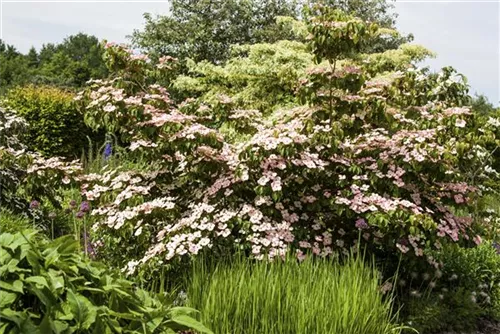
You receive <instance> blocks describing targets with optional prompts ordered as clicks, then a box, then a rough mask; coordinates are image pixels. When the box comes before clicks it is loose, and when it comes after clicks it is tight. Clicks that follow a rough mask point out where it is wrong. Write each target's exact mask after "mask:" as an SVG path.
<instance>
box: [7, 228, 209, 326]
mask: <svg viewBox="0 0 500 334" xmlns="http://www.w3.org/2000/svg"><path fill="white" fill-rule="evenodd" d="M0 286H1V291H0V333H12V334H14V333H19V334H21V333H33V334H36V333H39V334H46V333H61V334H63V333H64V334H65V333H137V334H139V333H141V334H146V333H176V332H177V331H180V330H187V329H193V330H196V331H198V332H199V333H210V331H209V330H208V329H206V328H205V327H204V326H203V325H201V324H200V323H198V322H197V321H196V320H195V319H194V318H192V317H191V314H192V313H193V312H194V310H193V309H188V308H180V307H177V308H176V307H170V306H169V305H165V304H163V303H162V302H161V301H160V300H159V299H157V298H155V297H154V296H151V295H150V294H148V293H147V292H146V291H144V290H141V289H139V288H137V287H135V285H134V283H132V282H131V281H127V280H125V279H122V278H120V277H119V276H117V275H116V273H114V272H113V271H110V270H109V268H108V267H107V266H105V265H103V264H100V263H96V262H92V261H90V260H89V259H88V258H85V257H84V256H83V255H82V253H80V252H77V243H76V242H75V241H74V240H73V238H72V237H71V236H67V237H62V238H59V239H56V240H54V241H51V242H48V241H46V240H44V239H43V238H41V237H40V236H39V235H37V234H36V232H33V231H29V230H26V231H24V232H19V233H16V234H11V233H3V234H2V235H1V236H0Z"/></svg>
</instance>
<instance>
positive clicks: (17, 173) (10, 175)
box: [0, 107, 26, 210]
mask: <svg viewBox="0 0 500 334" xmlns="http://www.w3.org/2000/svg"><path fill="white" fill-rule="evenodd" d="M25 127H26V121H25V120H24V119H22V118H20V117H17V116H16V115H15V114H14V113H13V112H12V111H10V110H8V109H4V108H2V107H0V158H1V159H0V200H1V202H0V204H1V205H2V207H10V208H12V209H17V210H19V209H21V208H22V207H23V206H24V205H25V204H26V203H23V201H22V199H21V198H20V197H19V196H17V194H16V193H17V189H18V188H19V186H20V185H21V178H22V176H21V175H22V173H23V171H22V169H21V168H20V166H18V163H17V162H16V160H17V157H16V156H17V154H15V152H19V151H22V150H24V145H23V144H22V143H21V141H22V135H23V132H24V130H25Z"/></svg>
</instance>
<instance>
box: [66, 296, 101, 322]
mask: <svg viewBox="0 0 500 334" xmlns="http://www.w3.org/2000/svg"><path fill="white" fill-rule="evenodd" d="M67 298H68V303H69V306H70V307H71V311H72V312H73V315H74V317H75V320H76V322H77V324H78V328H79V329H89V328H90V326H92V324H93V323H94V322H95V319H96V315H97V308H96V307H95V306H94V305H92V303H91V302H90V301H89V300H88V299H87V298H85V297H84V296H82V295H79V294H75V293H74V292H73V291H71V290H68V292H67Z"/></svg>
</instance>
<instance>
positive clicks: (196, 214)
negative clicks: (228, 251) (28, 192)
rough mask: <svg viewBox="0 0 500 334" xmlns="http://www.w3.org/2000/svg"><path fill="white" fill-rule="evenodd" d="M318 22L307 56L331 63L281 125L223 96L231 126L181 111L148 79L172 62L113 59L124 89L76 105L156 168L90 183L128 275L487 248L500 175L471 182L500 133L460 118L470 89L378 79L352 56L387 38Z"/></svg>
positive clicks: (196, 110)
mask: <svg viewBox="0 0 500 334" xmlns="http://www.w3.org/2000/svg"><path fill="white" fill-rule="evenodd" d="M312 14H314V16H311V15H310V16H308V21H307V23H308V29H309V31H310V33H311V38H310V44H309V46H310V48H311V50H312V51H313V53H312V54H311V57H314V58H315V60H316V61H317V62H320V61H321V63H319V64H317V66H314V67H312V68H310V69H309V70H308V71H307V73H306V76H305V77H304V78H302V79H300V82H299V86H298V89H297V91H296V94H297V99H298V100H300V101H301V102H302V103H303V105H302V106H300V107H296V108H292V109H289V110H286V109H285V110H280V111H279V112H276V113H274V114H273V118H272V119H271V120H269V119H265V118H261V117H260V116H259V114H258V113H255V112H254V111H252V110H241V109H233V108H232V106H231V100H230V99H227V98H226V97H223V96H222V97H221V98H220V99H221V100H220V103H221V105H225V106H226V108H227V109H226V111H225V112H227V115H228V117H227V119H229V120H230V121H228V122H224V119H222V122H221V121H220V120H219V119H218V118H217V114H215V115H211V114H209V113H206V111H207V109H206V107H203V106H200V102H199V101H196V100H190V99H188V100H186V101H185V102H183V103H181V104H175V103H174V102H173V101H172V99H171V98H170V96H169V94H168V91H167V89H166V88H164V87H161V86H159V85H156V84H150V83H148V82H147V80H146V79H145V78H144V74H145V73H149V72H151V71H154V70H155V68H157V69H158V68H160V69H162V70H164V69H165V68H164V66H163V64H164V63H163V62H164V60H163V62H162V61H160V62H158V63H156V62H154V61H148V60H147V57H141V56H138V55H134V54H133V53H132V52H131V51H127V50H126V49H124V48H122V47H120V46H111V47H110V48H109V49H108V58H109V59H110V61H112V62H113V64H115V66H117V74H118V75H117V76H115V77H114V79H113V80H109V81H94V82H92V84H91V85H89V87H88V89H86V90H85V91H83V92H81V93H80V94H79V95H78V97H77V98H78V99H79V100H80V101H81V102H82V107H83V108H85V111H86V120H87V122H88V123H89V124H91V125H92V126H96V127H97V126H105V127H106V128H107V129H108V131H115V130H118V131H120V132H121V134H122V136H123V137H124V138H126V140H130V141H131V145H130V147H129V148H130V150H131V152H132V155H131V156H132V157H133V156H134V154H135V156H136V157H137V158H139V157H140V158H141V159H144V158H146V159H149V160H150V161H151V165H152V166H154V167H152V169H151V170H149V171H145V172H143V171H137V170H127V169H125V168H124V169H121V170H109V171H106V172H105V173H103V174H102V175H91V176H89V177H87V179H86V180H85V184H84V187H83V190H84V192H83V194H84V196H86V199H87V200H90V201H92V202H93V206H94V207H96V209H95V210H94V211H93V215H94V216H95V218H96V224H95V226H94V228H95V229H96V230H97V231H98V233H99V234H100V235H101V236H103V237H104V238H106V241H109V242H110V243H109V244H107V245H108V246H109V247H111V248H112V249H113V248H114V247H115V246H114V245H119V244H126V245H134V249H130V248H127V253H126V255H127V258H129V259H130V261H129V263H128V264H127V271H128V272H129V273H133V272H134V271H135V269H136V268H137V267H138V266H140V265H143V264H146V263H148V264H150V265H151V266H152V267H155V266H158V265H159V264H161V265H163V263H164V261H167V262H168V263H171V262H173V261H175V260H177V259H180V258H181V257H182V256H183V255H186V254H189V255H196V254H197V253H198V252H199V251H200V250H201V249H206V248H214V249H217V248H218V247H228V246H229V247H238V248H242V249H244V250H245V251H246V252H247V253H249V254H252V256H254V257H255V258H257V259H263V258H268V259H273V258H275V257H279V256H284V254H285V253H286V252H287V251H289V250H294V251H296V254H297V256H298V257H299V258H301V257H302V256H303V254H304V252H306V251H312V252H313V253H314V254H317V255H322V256H327V255H329V254H332V253H335V252H341V253H348V249H349V248H350V247H351V246H353V245H356V244H358V243H360V242H361V243H363V244H365V245H366V246H367V247H368V250H369V251H370V252H373V253H375V254H381V255H383V256H388V257H390V256H391V255H390V254H401V255H404V257H405V258H407V259H409V260H411V261H417V262H424V261H423V260H427V261H428V262H429V263H430V264H432V265H434V266H438V263H437V262H436V261H435V259H433V257H432V256H431V254H432V252H431V251H432V250H433V249H439V248H440V247H441V246H442V245H443V244H446V243H460V244H468V243H470V240H472V239H474V240H478V236H477V233H479V232H481V231H482V228H480V227H481V224H483V223H484V221H483V220H481V219H480V217H481V215H480V214H479V212H477V210H476V207H475V206H474V199H475V198H477V197H481V196H483V195H485V194H486V193H487V192H488V191H489V190H488V188H484V187H479V185H480V184H481V183H482V182H485V180H487V179H488V178H491V177H494V176H491V175H490V176H488V175H484V176H481V178H476V179H475V181H474V182H471V179H470V178H469V176H470V175H469V172H470V171H471V168H476V169H477V168H482V167H483V166H484V165H483V160H482V158H481V157H480V156H479V155H480V154H483V153H482V152H483V151H482V148H484V147H485V146H487V145H490V144H492V145H495V139H496V137H495V136H496V134H495V131H496V130H495V129H494V128H491V127H489V126H486V125H485V124H484V123H481V122H479V119H476V118H475V116H474V115H473V114H471V112H470V110H469V108H468V107H466V106H464V104H465V103H468V102H469V101H470V100H469V97H468V94H467V93H468V89H467V85H466V82H465V80H464V79H463V77H462V76H460V75H457V73H456V71H454V70H453V69H452V68H444V69H443V71H442V72H441V73H439V74H432V73H429V72H428V71H427V70H425V69H416V68H415V67H414V65H413V63H409V64H407V66H406V68H404V67H402V66H401V64H399V65H397V66H396V65H394V66H395V67H399V68H404V70H401V69H400V70H398V69H397V68H395V69H393V71H389V69H388V67H386V68H385V69H384V70H385V71H389V72H384V73H377V74H370V71H369V70H368V69H373V68H376V66H375V67H374V66H373V64H370V63H368V64H367V65H366V67H364V65H363V64H365V63H364V62H360V63H356V62H357V61H358V60H357V59H358V57H357V55H359V53H358V52H359V51H360V50H361V49H362V47H363V45H367V43H368V41H369V40H370V39H371V38H376V37H377V36H378V35H379V33H380V31H379V30H378V29H377V26H376V25H374V24H373V23H366V22H363V21H361V20H359V19H356V18H354V17H352V16H349V15H346V14H344V13H341V12H339V11H332V10H330V9H329V8H327V7H321V6H320V7H317V9H315V10H313V11H312ZM404 48H406V47H404ZM403 52H404V51H403ZM406 52H408V51H406ZM409 53H410V54H421V53H420V51H418V52H409ZM351 57H353V58H351ZM417 58H418V56H417ZM338 59H343V62H338ZM406 59H408V60H410V59H413V58H412V57H411V56H410V57H408V58H406ZM353 63H354V64H353ZM325 65H326V66H325ZM120 66H121V69H118V68H119V67H120ZM125 77H127V78H134V79H133V80H130V79H127V80H124V79H122V78H125ZM136 83H139V84H136ZM239 120H242V121H243V122H244V124H247V125H248V127H246V128H245V129H243V130H238V129H237V128H236V127H235V131H237V132H238V133H242V134H244V136H243V137H242V138H241V140H239V141H236V142H232V141H229V140H226V139H225V137H224V135H223V128H224V126H226V124H227V123H230V122H231V121H239ZM221 123H222V124H221ZM478 128H480V131H478V130H477V129H478ZM240 131H241V132H240ZM473 214H474V216H473ZM473 218H474V219H473ZM360 235H361V238H360ZM395 252H398V253H395ZM396 256H398V255H396ZM123 264H124V263H123Z"/></svg>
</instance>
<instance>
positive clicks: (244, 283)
mask: <svg viewBox="0 0 500 334" xmlns="http://www.w3.org/2000/svg"><path fill="white" fill-rule="evenodd" d="M193 268H194V269H193V273H192V276H191V280H190V282H189V287H188V290H187V303H188V305H190V306H192V307H195V308H198V309H200V310H201V314H202V321H203V322H204V323H206V324H210V326H211V328H212V329H213V331H214V332H215V333H234V334H240V333H249V334H250V333H269V334H272V333H372V334H376V333H387V334H389V333H399V332H400V331H401V329H400V328H398V327H397V325H396V324H395V321H396V318H395V317H394V316H393V315H392V311H391V298H390V297H387V298H384V297H383V295H382V293H381V291H380V286H379V284H380V282H379V279H378V272H377V271H376V270H375V269H374V268H373V267H370V266H368V265H365V264H364V263H363V261H362V259H360V258H357V259H354V258H351V259H349V260H347V261H346V263H345V264H343V265H340V264H339V263H338V262H336V261H335V260H332V259H318V260H317V261H314V260H313V259H312V258H310V257H309V258H308V259H306V260H304V261H302V262H300V263H299V262H298V261H296V260H295V261H294V259H293V258H292V259H288V260H287V261H279V260H278V261H275V262H273V263H266V262H258V263H254V262H253V261H251V260H248V259H247V258H243V257H237V258H236V260H232V261H224V262H220V261H219V262H218V263H217V264H216V265H215V266H213V265H212V266H210V265H206V264H204V263H203V262H202V261H196V262H195V264H194V267H193Z"/></svg>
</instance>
